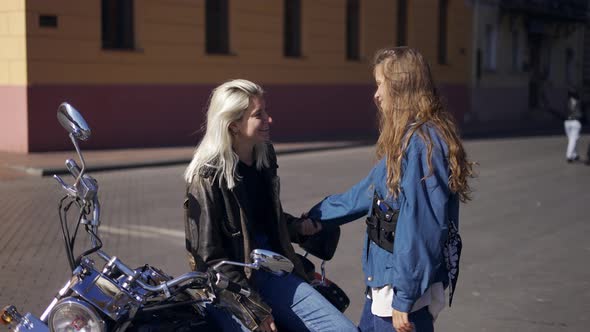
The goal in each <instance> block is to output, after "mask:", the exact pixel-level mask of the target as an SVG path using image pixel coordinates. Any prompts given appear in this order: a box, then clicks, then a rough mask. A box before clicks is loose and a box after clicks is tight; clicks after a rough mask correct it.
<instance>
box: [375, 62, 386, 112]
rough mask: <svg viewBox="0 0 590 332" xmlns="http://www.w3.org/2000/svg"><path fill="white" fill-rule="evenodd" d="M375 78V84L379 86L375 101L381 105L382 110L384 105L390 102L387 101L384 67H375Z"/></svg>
mask: <svg viewBox="0 0 590 332" xmlns="http://www.w3.org/2000/svg"><path fill="white" fill-rule="evenodd" d="M373 74H374V76H375V84H377V91H375V95H374V96H373V99H375V103H376V104H377V105H379V108H380V109H384V106H385V105H384V103H386V102H388V100H387V96H388V95H387V91H386V89H387V84H385V75H384V74H383V65H381V64H379V65H377V66H375V71H374V73H373Z"/></svg>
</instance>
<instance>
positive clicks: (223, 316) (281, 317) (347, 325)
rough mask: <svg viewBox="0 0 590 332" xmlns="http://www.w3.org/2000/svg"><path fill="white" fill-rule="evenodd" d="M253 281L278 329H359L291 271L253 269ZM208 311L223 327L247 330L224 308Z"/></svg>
mask: <svg viewBox="0 0 590 332" xmlns="http://www.w3.org/2000/svg"><path fill="white" fill-rule="evenodd" d="M251 281H252V283H253V284H254V286H255V288H256V289H257V290H258V293H259V294H260V296H261V297H262V299H263V300H264V302H265V303H266V304H268V305H269V306H270V307H271V308H272V316H273V318H274V320H275V323H276V325H277V327H278V330H279V332H283V331H294V332H295V331H297V332H299V331H322V332H323V331H338V332H340V331H344V332H346V331H355V332H356V331H358V329H357V327H356V326H355V325H354V324H353V323H352V322H351V321H350V320H349V319H348V318H346V316H344V315H343V314H342V313H341V312H340V311H338V309H336V308H335V307H334V306H333V305H332V304H330V302H328V300H326V299H325V298H324V297H323V296H322V295H321V294H320V293H318V292H317V291H316V290H315V289H313V287H311V286H310V285H309V284H308V283H306V282H305V281H303V280H302V279H301V278H299V277H297V276H296V275H294V274H289V275H286V276H282V277H278V276H275V275H273V274H271V273H268V272H264V271H254V273H253V276H252V280H251ZM207 313H208V315H209V317H210V318H212V319H213V320H214V321H215V322H216V323H217V325H219V327H220V328H221V329H222V330H223V331H224V332H228V331H249V330H248V329H247V328H246V327H245V326H244V325H242V324H241V323H240V321H239V320H238V319H237V318H235V317H234V316H232V315H231V314H230V313H228V312H227V311H224V310H222V309H219V308H215V307H213V306H208V307H207Z"/></svg>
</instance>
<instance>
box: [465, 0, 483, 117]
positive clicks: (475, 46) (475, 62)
mask: <svg viewBox="0 0 590 332" xmlns="http://www.w3.org/2000/svg"><path fill="white" fill-rule="evenodd" d="M479 8H480V6H479V0H473V28H472V33H473V35H472V38H471V43H472V52H471V87H470V90H471V93H470V94H469V98H470V110H469V113H468V116H466V117H465V119H463V120H464V122H475V121H477V119H478V115H477V107H476V98H475V96H474V92H475V90H476V89H477V88H478V87H479V77H478V70H479V68H478V66H479V59H478V57H479V56H480V55H479V43H478V40H479Z"/></svg>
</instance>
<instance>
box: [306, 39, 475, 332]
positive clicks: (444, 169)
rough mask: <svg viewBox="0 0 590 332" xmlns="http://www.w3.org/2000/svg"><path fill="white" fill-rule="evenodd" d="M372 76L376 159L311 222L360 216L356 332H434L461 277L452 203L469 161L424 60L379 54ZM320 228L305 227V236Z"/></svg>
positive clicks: (462, 192)
mask: <svg viewBox="0 0 590 332" xmlns="http://www.w3.org/2000/svg"><path fill="white" fill-rule="evenodd" d="M373 71H374V72H373V73H374V77H375V82H376V84H377V91H376V92H375V96H374V99H375V103H376V105H377V108H378V109H379V118H380V136H379V139H378V142H377V159H378V160H379V161H378V162H377V164H376V165H375V167H373V169H372V170H371V171H370V173H369V175H368V176H367V177H365V178H364V179H363V180H361V181H360V182H359V183H357V184H356V185H355V186H353V187H352V188H351V189H350V190H348V191H347V192H345V193H342V194H337V195H332V196H328V197H327V198H325V199H324V200H323V201H321V202H320V203H318V204H317V205H316V206H314V207H313V208H312V209H311V210H310V211H309V213H308V215H309V217H310V218H312V219H314V220H318V221H320V222H321V224H329V223H334V224H344V223H347V222H350V221H353V220H356V219H358V218H360V217H362V216H365V215H367V221H366V222H367V232H366V236H365V248H364V250H363V253H362V261H363V272H364V273H365V283H366V285H367V301H366V303H365V307H364V310H363V314H362V317H361V320H360V324H359V328H360V329H361V330H362V331H392V330H395V331H411V330H412V328H415V330H416V331H432V330H433V329H434V328H433V321H434V319H436V316H437V315H438V313H439V312H440V311H441V310H442V308H443V307H444V305H445V301H444V289H445V288H447V287H449V288H450V291H449V293H450V300H449V303H450V301H451V300H452V294H453V291H454V288H455V285H456V281H457V276H458V263H459V262H458V261H459V255H460V250H461V242H460V238H459V236H458V231H457V230H458V226H459V221H458V218H459V202H466V201H468V200H469V199H470V187H469V183H468V178H470V177H472V176H473V163H470V162H469V161H468V160H467V157H466V154H465V150H464V148H463V145H462V143H461V140H460V139H459V136H458V134H457V129H456V127H455V124H454V123H453V120H452V118H451V116H450V114H449V113H448V112H447V111H446V110H445V108H444V107H443V105H442V103H441V101H440V98H439V95H438V93H437V90H436V87H435V85H434V82H433V80H432V75H431V73H430V68H429V66H428V64H427V62H426V60H425V59H424V58H423V56H422V55H421V54H420V53H419V52H418V51H416V50H414V49H412V48H408V47H396V48H388V49H383V50H381V51H379V52H377V54H376V55H375V61H374V68H373ZM315 231H317V228H314V227H313V226H312V224H311V222H309V223H307V224H306V225H305V227H304V232H305V233H306V234H311V233H314V232H315Z"/></svg>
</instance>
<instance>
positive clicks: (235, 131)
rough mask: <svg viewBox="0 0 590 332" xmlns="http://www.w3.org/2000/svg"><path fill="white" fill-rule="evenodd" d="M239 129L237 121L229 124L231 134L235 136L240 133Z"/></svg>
mask: <svg viewBox="0 0 590 332" xmlns="http://www.w3.org/2000/svg"><path fill="white" fill-rule="evenodd" d="M239 131H240V130H239V128H238V124H237V123H235V122H232V123H230V124H229V132H230V134H232V135H234V136H235V135H237V134H238V132H239Z"/></svg>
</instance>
